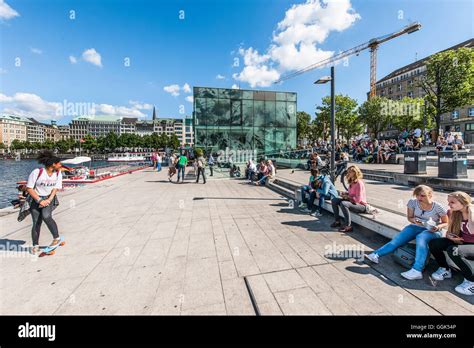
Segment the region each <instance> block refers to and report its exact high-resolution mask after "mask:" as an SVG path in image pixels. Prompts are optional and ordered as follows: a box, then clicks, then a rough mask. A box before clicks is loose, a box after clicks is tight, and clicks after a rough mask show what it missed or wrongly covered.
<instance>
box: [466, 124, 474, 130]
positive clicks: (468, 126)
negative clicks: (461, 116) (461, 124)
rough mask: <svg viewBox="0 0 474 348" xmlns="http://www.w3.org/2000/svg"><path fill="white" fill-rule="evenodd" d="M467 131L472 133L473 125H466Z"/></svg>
mask: <svg viewBox="0 0 474 348" xmlns="http://www.w3.org/2000/svg"><path fill="white" fill-rule="evenodd" d="M466 130H467V131H474V123H466Z"/></svg>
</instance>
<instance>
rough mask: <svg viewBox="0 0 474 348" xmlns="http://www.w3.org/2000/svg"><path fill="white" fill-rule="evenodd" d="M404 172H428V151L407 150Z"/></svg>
mask: <svg viewBox="0 0 474 348" xmlns="http://www.w3.org/2000/svg"><path fill="white" fill-rule="evenodd" d="M403 163H404V170H403V173H404V174H426V151H405V153H404V161H403Z"/></svg>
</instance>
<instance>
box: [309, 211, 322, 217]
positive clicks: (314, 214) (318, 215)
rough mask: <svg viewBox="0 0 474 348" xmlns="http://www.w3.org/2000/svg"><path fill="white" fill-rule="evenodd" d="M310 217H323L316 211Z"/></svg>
mask: <svg viewBox="0 0 474 348" xmlns="http://www.w3.org/2000/svg"><path fill="white" fill-rule="evenodd" d="M311 216H314V217H321V216H323V214H321V213H320V212H319V211H317V210H316V211H315V212H314V213H312V214H311Z"/></svg>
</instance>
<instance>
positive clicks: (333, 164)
mask: <svg viewBox="0 0 474 348" xmlns="http://www.w3.org/2000/svg"><path fill="white" fill-rule="evenodd" d="M334 79H335V74H334V66H332V67H331V76H324V77H321V78H320V79H318V80H316V81H314V84H324V83H327V82H329V81H331V129H330V130H331V180H332V182H334V174H335V172H336V171H335V168H336V138H335V129H336V100H335V93H334V90H335V86H334V84H335V81H334Z"/></svg>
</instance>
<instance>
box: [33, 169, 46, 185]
mask: <svg viewBox="0 0 474 348" xmlns="http://www.w3.org/2000/svg"><path fill="white" fill-rule="evenodd" d="M43 170H44V168H39V173H38V177H37V178H36V181H35V186H33V190H34V189H35V188H36V183H37V182H38V180H39V178H40V176H41V174H43Z"/></svg>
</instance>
